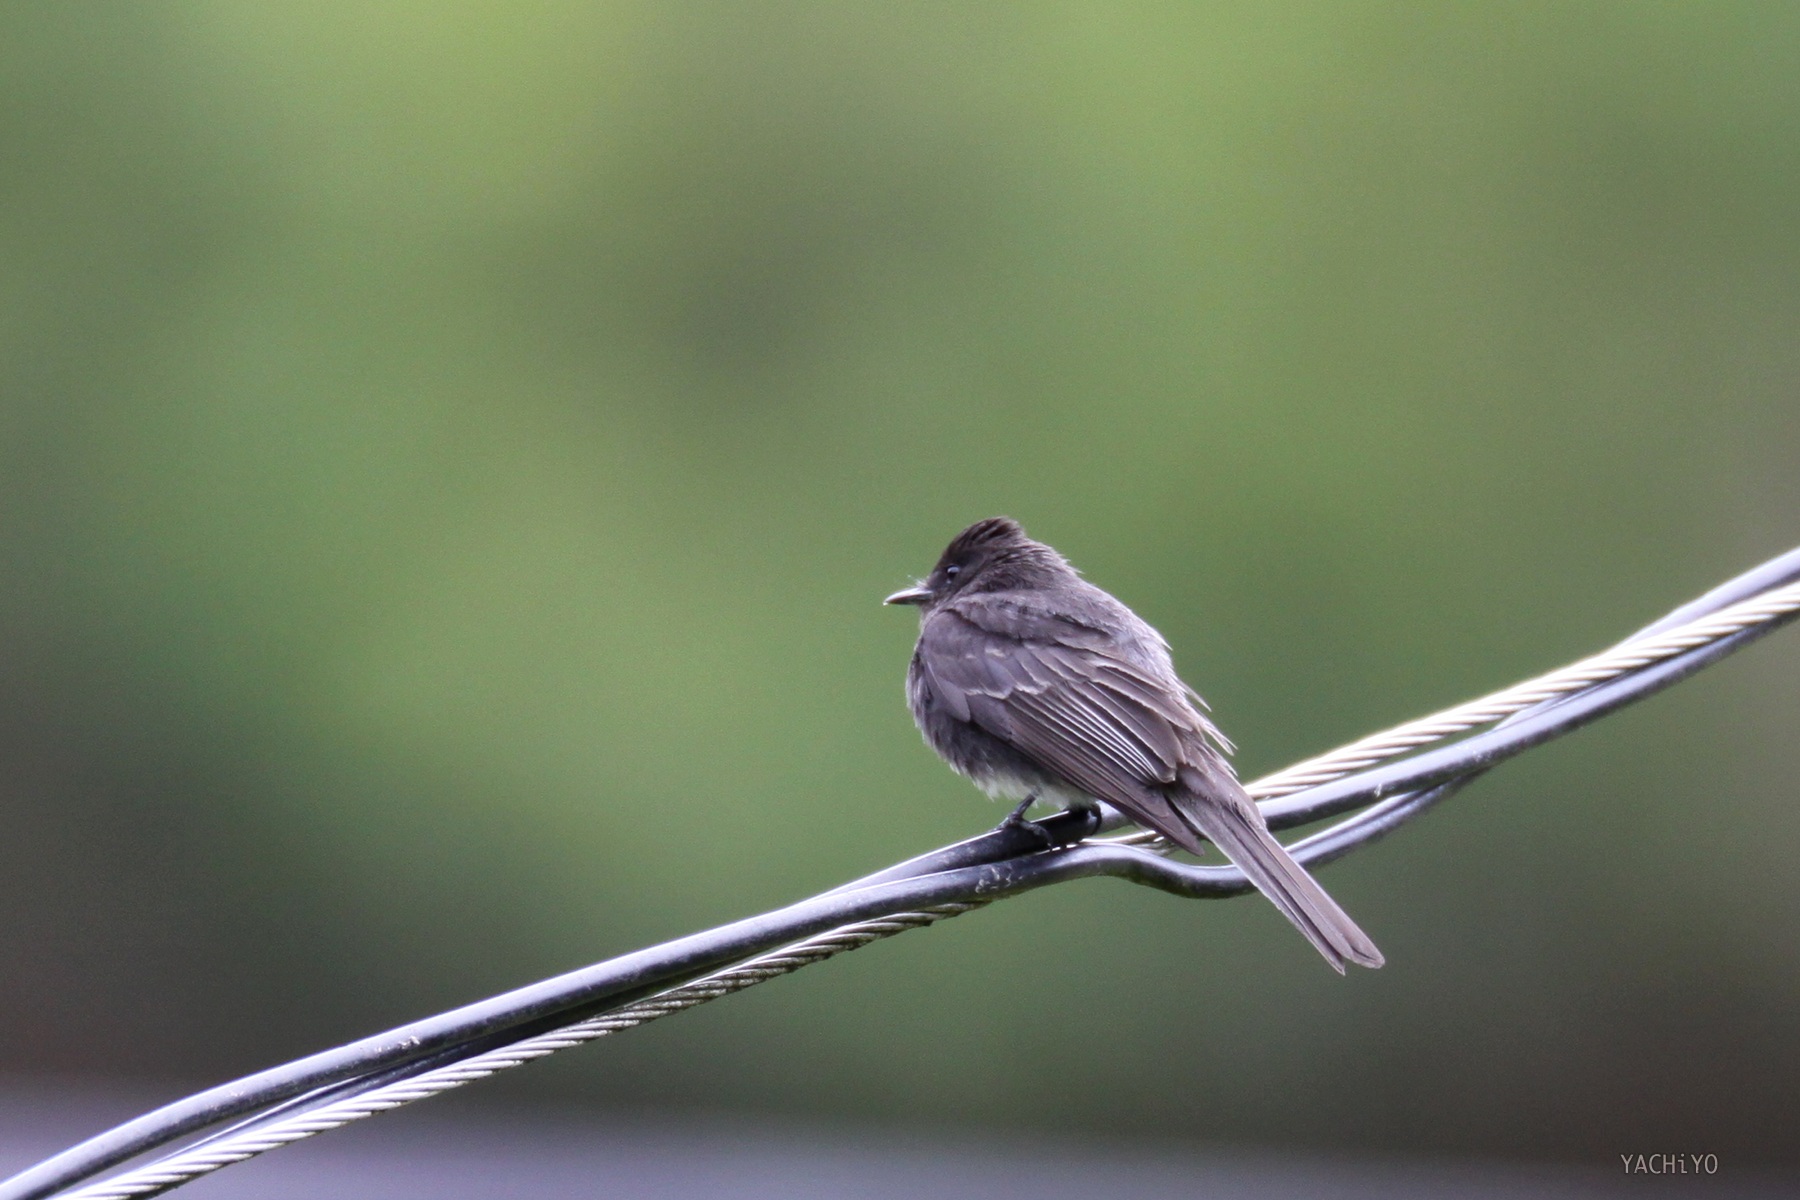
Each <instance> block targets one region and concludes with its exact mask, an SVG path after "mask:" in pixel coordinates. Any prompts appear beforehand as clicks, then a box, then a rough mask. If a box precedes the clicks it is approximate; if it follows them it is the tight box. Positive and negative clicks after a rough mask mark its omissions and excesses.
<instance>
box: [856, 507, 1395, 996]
mask: <svg viewBox="0 0 1800 1200" xmlns="http://www.w3.org/2000/svg"><path fill="white" fill-rule="evenodd" d="M888 603H890V604H916V605H918V606H919V607H920V610H921V612H920V622H919V643H918V646H917V648H916V649H915V650H914V652H913V657H912V665H911V667H910V668H909V669H908V670H907V674H906V695H907V700H908V702H909V703H910V705H911V707H912V714H913V719H914V720H915V721H917V722H918V725H919V729H920V731H921V732H922V733H923V734H924V735H925V741H926V742H927V743H928V744H929V745H930V746H931V748H932V749H933V750H935V751H937V752H938V754H939V755H941V756H942V757H943V758H944V760H945V761H946V762H948V763H949V764H950V765H951V766H952V767H953V768H955V769H956V770H957V771H958V772H960V773H961V774H963V775H966V776H968V777H969V778H970V779H972V780H974V781H975V783H976V784H977V785H978V786H980V787H981V788H982V789H983V790H985V791H987V792H988V793H989V794H990V795H995V796H1007V797H1009V798H1012V799H1015V800H1022V799H1025V798H1026V797H1028V796H1035V797H1037V798H1039V799H1044V800H1054V801H1060V802H1062V803H1064V804H1067V805H1069V806H1071V807H1076V808H1091V807H1093V806H1094V802H1095V801H1096V800H1104V801H1105V802H1106V803H1108V804H1110V805H1112V806H1113V807H1114V808H1116V809H1118V810H1119V811H1121V812H1123V813H1124V814H1125V815H1126V816H1128V817H1129V818H1131V820H1133V821H1135V822H1137V823H1138V824H1140V825H1142V826H1144V827H1146V828H1148V829H1154V830H1155V831H1156V832H1158V833H1160V834H1162V835H1163V836H1164V837H1166V838H1168V839H1169V840H1170V841H1172V842H1174V843H1175V844H1176V845H1178V846H1180V847H1182V848H1183V849H1185V850H1189V851H1192V852H1195V853H1200V852H1202V851H1203V849H1204V843H1203V841H1202V839H1204V840H1205V841H1210V842H1212V843H1213V844H1214V845H1215V846H1217V847H1218V848H1219V850H1220V851H1221V852H1222V853H1223V854H1224V855H1225V856H1226V857H1227V858H1229V859H1230V860H1231V861H1232V862H1234V863H1236V864H1237V866H1238V867H1239V868H1240V869H1242V870H1243V872H1244V874H1245V875H1246V876H1247V877H1248V878H1249V879H1250V881H1251V882H1252V883H1254V884H1255V885H1256V886H1257V888H1258V889H1259V890H1260V891H1261V892H1262V893H1263V894H1264V895H1266V896H1268V898H1269V899H1270V900H1272V901H1273V902H1274V903H1275V906H1276V907H1277V908H1279V909H1280V910H1281V911H1282V913H1283V914H1284V915H1285V916H1286V917H1287V918H1288V920H1290V921H1292V922H1293V923H1294V925H1295V926H1296V927H1297V928H1298V929H1299V930H1300V932H1301V933H1303V934H1305V935H1306V937H1307V939H1308V940H1309V941H1310V942H1312V944H1313V945H1314V946H1315V947H1317V949H1318V951H1319V953H1320V954H1322V955H1324V956H1325V959H1326V961H1328V962H1329V963H1331V965H1332V966H1333V967H1335V968H1337V970H1338V971H1340V972H1342V971H1343V969H1344V964H1345V962H1354V963H1358V964H1360V965H1362V966H1365V967H1379V966H1380V965H1381V963H1382V957H1381V952H1380V951H1379V950H1377V949H1376V948H1375V944H1374V943H1373V942H1372V941H1370V940H1369V938H1368V936H1367V935H1366V934H1364V933H1363V931H1362V930H1361V929H1358V928H1357V926H1356V923H1355V922H1354V921H1352V920H1351V919H1350V918H1349V916H1347V915H1346V914H1345V913H1344V910H1343V909H1341V908H1339V907H1338V906H1337V904H1336V903H1335V902H1334V901H1333V900H1332V899H1331V897H1330V896H1328V895H1326V894H1325V890H1324V889H1323V888H1321V887H1320V886H1319V885H1318V884H1317V883H1316V882H1315V881H1314V880H1313V878H1312V876H1310V875H1308V874H1307V873H1306V871H1305V869H1304V868H1302V867H1301V866H1300V864H1299V863H1297V862H1295V861H1294V859H1293V858H1292V856H1290V855H1289V854H1288V852H1287V851H1286V850H1284V849H1283V848H1282V847H1281V844H1280V843H1279V842H1277V841H1276V840H1275V839H1274V837H1273V836H1271V835H1270V833H1269V829H1268V826H1267V824H1266V823H1265V822H1264V821H1263V817H1262V814H1261V812H1259V811H1258V810H1257V807H1256V804H1255V802H1254V801H1252V800H1251V799H1250V796H1249V795H1248V793H1246V792H1245V791H1244V789H1243V787H1242V785H1241V784H1239V783H1238V780H1237V776H1236V775H1235V774H1234V773H1233V771H1232V769H1231V765H1230V763H1229V762H1227V761H1226V759H1225V752H1226V751H1228V750H1229V749H1230V743H1229V742H1227V741H1226V740H1225V738H1224V737H1223V736H1222V735H1221V734H1220V733H1219V731H1218V730H1217V729H1216V728H1214V726H1213V724H1212V722H1211V721H1209V720H1208V719H1207V718H1206V716H1205V715H1204V714H1203V713H1202V712H1201V709H1202V708H1203V707H1204V702H1203V701H1201V699H1200V697H1199V696H1198V695H1197V694H1196V693H1195V692H1194V691H1193V690H1192V689H1191V688H1189V687H1187V685H1185V684H1184V683H1182V682H1181V680H1180V678H1179V677H1177V676H1176V674H1175V668H1174V665H1173V663H1172V662H1171V661H1170V658H1169V647H1168V644H1167V643H1165V642H1164V641H1163V639H1162V635H1160V634H1158V633H1157V632H1156V630H1154V629H1152V628H1151V627H1150V626H1149V625H1147V624H1145V623H1144V622H1143V621H1142V620H1140V619H1139V618H1138V616H1137V614H1135V613H1133V612H1132V611H1131V610H1130V609H1129V608H1126V607H1125V605H1123V604H1121V603H1120V602H1119V601H1118V600H1115V599H1114V598H1113V597H1112V596H1110V595H1108V594H1107V593H1105V592H1103V591H1101V590H1100V589H1099V588H1097V587H1095V586H1094V585H1093V584H1091V583H1088V582H1087V581H1086V580H1084V579H1082V578H1081V576H1080V575H1078V574H1076V572H1075V569H1074V568H1073V567H1071V566H1070V565H1069V564H1068V563H1067V562H1066V561H1064V559H1063V557H1062V556H1061V555H1060V554H1058V553H1057V552H1056V551H1055V550H1052V549H1051V548H1050V547H1049V546H1046V545H1044V544H1043V543H1042V542H1036V541H1033V540H1032V539H1031V538H1029V537H1027V536H1026V534H1025V531H1024V530H1023V529H1022V528H1020V527H1019V525H1018V523H1017V522H1015V521H1012V520H1010V519H1009V518H1006V517H993V518H990V519H988V520H985V521H978V522H976V523H975V524H974V525H971V526H969V528H967V529H965V530H963V531H962V532H961V533H960V534H958V535H957V536H956V539H955V540H954V541H952V542H951V543H950V546H949V548H948V549H946V550H945V551H944V554H943V557H942V558H940V559H939V560H938V564H937V567H936V568H935V569H934V570H933V571H932V573H931V575H930V576H929V577H928V578H927V579H926V580H925V581H924V582H923V583H922V584H920V585H919V586H918V587H915V588H909V589H907V590H905V591H901V592H896V593H895V594H894V595H892V596H889V597H888Z"/></svg>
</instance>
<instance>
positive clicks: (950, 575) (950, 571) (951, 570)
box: [944, 565, 962, 579]
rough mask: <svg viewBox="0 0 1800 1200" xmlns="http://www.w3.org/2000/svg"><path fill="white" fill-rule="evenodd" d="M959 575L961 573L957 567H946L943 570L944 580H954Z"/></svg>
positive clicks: (960, 569)
mask: <svg viewBox="0 0 1800 1200" xmlns="http://www.w3.org/2000/svg"><path fill="white" fill-rule="evenodd" d="M961 573H962V568H961V567H958V566H954V565H952V566H948V567H945V568H944V578H945V579H955V578H956V577H957V576H958V575H960V574H961Z"/></svg>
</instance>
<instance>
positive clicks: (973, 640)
mask: <svg viewBox="0 0 1800 1200" xmlns="http://www.w3.org/2000/svg"><path fill="white" fill-rule="evenodd" d="M923 639H924V640H923V644H922V646H921V651H922V653H921V655H920V660H921V667H922V669H923V670H924V671H925V673H926V674H927V676H928V677H929V682H930V685H931V688H932V690H933V692H934V693H935V694H936V695H937V696H938V698H939V699H940V700H941V701H943V703H944V704H945V705H946V707H947V708H948V709H949V711H950V712H951V713H953V714H954V715H955V716H957V717H958V718H960V719H962V720H965V721H969V722H972V723H973V724H975V725H977V726H979V727H980V728H982V729H983V730H985V731H986V732H988V733H990V734H992V735H993V736H995V737H997V738H1000V739H1002V740H1004V741H1006V742H1009V743H1011V744H1012V745H1013V746H1014V747H1015V748H1017V749H1018V750H1020V751H1022V752H1023V753H1025V754H1026V755H1028V756H1029V757H1030V758H1031V759H1032V760H1033V761H1035V762H1037V763H1038V764H1039V765H1040V766H1042V767H1043V768H1045V769H1046V770H1048V771H1050V772H1052V773H1054V774H1056V775H1058V776H1060V777H1062V778H1063V779H1066V780H1067V781H1068V782H1069V783H1071V784H1074V785H1075V786H1076V787H1078V788H1080V789H1081V790H1083V791H1085V792H1087V793H1088V794H1090V795H1092V796H1095V797H1096V798H1098V799H1101V800H1104V801H1106V802H1107V803H1109V804H1112V805H1114V806H1115V807H1117V808H1119V809H1120V810H1122V811H1123V812H1125V813H1126V814H1127V815H1129V816H1131V817H1132V818H1133V819H1135V820H1138V821H1140V822H1141V823H1143V824H1145V825H1148V826H1150V827H1151V828H1153V829H1156V830H1158V831H1160V832H1163V833H1165V834H1168V835H1169V836H1171V837H1174V838H1175V839H1176V840H1177V841H1179V842H1181V843H1182V844H1184V845H1187V844H1189V843H1194V844H1196V845H1197V843H1196V842H1195V839H1194V836H1193V834H1192V833H1191V832H1190V830H1189V823H1188V822H1187V821H1185V820H1182V819H1181V818H1180V817H1179V816H1178V815H1177V813H1176V810H1175V807H1174V805H1173V804H1172V803H1171V799H1172V797H1170V796H1169V795H1167V794H1166V792H1167V789H1168V787H1169V785H1171V784H1174V783H1176V781H1177V780H1178V779H1179V778H1180V777H1181V775H1182V768H1183V767H1184V766H1185V767H1189V768H1194V767H1200V768H1203V769H1207V773H1208V774H1211V773H1212V771H1211V769H1222V770H1223V771H1224V772H1225V773H1226V775H1227V776H1229V771H1230V768H1229V767H1226V766H1225V765H1224V763H1223V761H1222V760H1221V759H1220V758H1219V756H1218V754H1217V752H1216V751H1214V750H1213V749H1212V747H1211V746H1209V745H1208V744H1207V742H1206V735H1205V732H1204V731H1205V729H1206V724H1205V721H1204V718H1202V717H1200V716H1199V714H1198V713H1196V712H1195V711H1194V710H1193V708H1191V707H1190V706H1189V705H1188V703H1187V702H1186V700H1185V699H1184V698H1183V697H1182V695H1181V693H1180V692H1179V691H1178V690H1176V688H1175V687H1171V686H1170V685H1169V684H1168V683H1165V682H1163V681H1161V680H1158V679H1156V678H1155V677H1154V676H1152V675H1151V674H1150V673H1149V672H1147V671H1145V670H1143V669H1141V668H1139V667H1137V666H1135V665H1133V664H1132V663H1130V662H1128V661H1126V660H1125V659H1124V658H1123V657H1121V656H1119V655H1116V654H1112V653H1108V651H1107V646H1106V643H1105V641H1104V640H1103V639H1097V638H1096V637H1095V636H1094V631H1093V630H1092V629H1091V628H1090V627H1087V626H1084V625H1080V624H1074V623H1070V622H1068V621H1066V620H1063V619H1061V618H1059V617H1057V616H1055V615H1053V614H1049V613H1037V614H1034V613H1031V612H1030V611H1029V610H1022V609H1019V608H1015V607H1010V606H1009V607H1007V608H1004V609H996V608H995V606H993V605H991V604H990V605H969V606H966V607H965V606H960V605H954V604H953V605H948V606H946V607H945V608H944V609H943V610H942V611H941V612H940V613H938V614H936V615H934V617H933V619H932V620H931V621H930V622H928V623H927V628H926V629H925V630H924V631H923ZM1190 774H1191V771H1190Z"/></svg>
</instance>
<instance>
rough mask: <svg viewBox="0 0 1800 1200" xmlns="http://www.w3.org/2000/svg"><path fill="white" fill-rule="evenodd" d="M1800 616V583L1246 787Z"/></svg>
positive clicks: (1302, 781)
mask: <svg viewBox="0 0 1800 1200" xmlns="http://www.w3.org/2000/svg"><path fill="white" fill-rule="evenodd" d="M1795 611H1800V583H1792V584H1789V585H1788V586H1786V587H1781V588H1776V589H1774V590H1772V591H1768V592H1764V593H1763V594H1762V595H1760V596H1753V597H1751V598H1750V599H1748V600H1744V601H1741V602H1739V603H1737V604H1734V605H1731V606H1730V607H1729V608H1722V609H1720V610H1719V611H1718V612H1716V613H1713V614H1712V615H1710V616H1706V617H1701V618H1700V619H1698V620H1695V621H1690V622H1688V623H1687V624H1685V625H1679V626H1677V627H1675V628H1674V629H1670V630H1668V631H1666V632H1663V633H1659V634H1656V635H1654V636H1652V637H1645V638H1637V639H1634V640H1631V641H1627V642H1624V643H1621V644H1620V645H1617V646H1614V647H1613V648H1612V649H1610V650H1604V651H1601V652H1600V653H1599V654H1594V655H1590V656H1589V657H1587V658H1584V659H1580V660H1578V661H1576V662H1573V663H1570V664H1569V665H1568V666H1566V667H1559V668H1558V669H1556V670H1554V671H1551V672H1548V673H1547V674H1544V675H1539V676H1536V677H1534V678H1531V679H1527V680H1525V681H1524V682H1523V683H1515V684H1513V685H1512V686H1511V687H1508V688H1502V689H1501V690H1500V691H1497V692H1492V693H1489V694H1488V695H1486V696H1482V697H1480V698H1479V699H1476V700H1469V701H1466V702H1465V703H1462V704H1459V705H1457V706H1456V707H1454V708H1447V709H1444V710H1443V711H1442V712H1437V713H1433V714H1431V715H1430V716H1428V717H1419V718H1417V719H1416V720H1412V721H1407V722H1404V723H1403V724H1400V725H1396V726H1394V727H1393V728H1391V729H1384V730H1382V731H1381V732H1379V733H1372V734H1369V735H1368V736H1367V737H1363V738H1358V739H1357V740H1356V741H1354V742H1350V743H1348V744H1346V745H1343V746H1339V747H1338V748H1337V749H1336V750H1332V751H1330V752H1329V753H1326V754H1321V755H1319V756H1317V757H1316V758H1308V759H1303V760H1301V761H1300V762H1297V763H1295V764H1294V765H1293V766H1291V767H1285V768H1283V769H1282V770H1279V771H1276V772H1275V773H1274V774H1272V775H1265V776H1263V777H1262V778H1261V779H1258V780H1256V781H1255V782H1253V783H1249V784H1246V785H1245V790H1246V791H1248V792H1249V793H1250V795H1251V796H1253V797H1255V798H1256V799H1258V800H1273V799H1275V798H1276V797H1278V796H1286V795H1290V794H1292V793H1294V792H1298V791H1303V790H1305V789H1306V788H1310V787H1317V786H1318V785H1320V784H1322V783H1333V782H1336V781H1337V780H1339V779H1342V778H1343V777H1344V776H1346V775H1351V774H1354V773H1355V772H1357V771H1361V770H1363V769H1364V768H1367V767H1371V766H1374V765H1375V764H1376V763H1379V762H1384V761H1386V760H1387V759H1390V758H1398V757H1399V756H1400V755H1402V754H1405V753H1407V752H1408V751H1411V750H1417V749H1418V748H1419V747H1421V746H1426V745H1430V744H1431V743H1433V742H1438V741H1442V740H1443V739H1445V738H1448V737H1452V736H1454V735H1456V734H1459V733H1467V732H1468V731H1469V730H1471V729H1476V728H1479V727H1480V726H1483V725H1491V724H1493V723H1494V722H1496V721H1500V720H1503V719H1505V718H1506V717H1510V716H1512V715H1513V714H1514V713H1517V712H1522V711H1523V710H1525V709H1527V708H1530V707H1531V706H1532V705H1534V704H1542V703H1544V702H1545V701H1546V700H1554V699H1556V698H1558V697H1561V696H1567V695H1569V694H1570V693H1573V692H1578V691H1581V690H1582V689H1583V688H1588V687H1593V686H1594V685H1595V684H1598V683H1605V682H1607V681H1608V680H1611V679H1617V678H1618V677H1619V676H1621V675H1625V674H1629V673H1630V672H1632V671H1637V670H1641V669H1642V668H1644V667H1647V666H1649V665H1650V664H1652V663H1658V662H1662V661H1663V660H1664V659H1668V658H1673V657H1675V656H1676V655H1677V654H1683V653H1685V652H1687V651H1689V650H1693V649H1696V648H1697V647H1700V646H1704V645H1706V644H1708V643H1710V642H1716V641H1718V640H1719V639H1721V638H1726V637H1730V636H1731V635H1732V634H1734V633H1741V632H1742V631H1744V630H1746V629H1749V628H1751V627H1752V626H1755V625H1761V624H1763V623H1765V622H1768V621H1772V620H1774V619H1775V618H1776V617H1779V616H1784V615H1786V614H1788V613H1791V612H1795ZM1107 840H1109V841H1110V842H1112V843H1113V844H1115V845H1124V846H1143V847H1147V848H1153V849H1160V848H1163V847H1164V846H1165V844H1166V843H1165V840H1164V838H1163V837H1162V835H1160V834H1157V833H1152V832H1150V831H1148V830H1141V831H1139V832H1136V833H1128V834H1124V835H1123V836H1120V837H1116V838H1110V839H1107Z"/></svg>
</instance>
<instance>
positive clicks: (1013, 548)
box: [883, 517, 1074, 612]
mask: <svg viewBox="0 0 1800 1200" xmlns="http://www.w3.org/2000/svg"><path fill="white" fill-rule="evenodd" d="M1073 574H1074V568H1072V567H1070V566H1069V564H1068V563H1067V562H1065V561H1064V560H1063V557H1062V555H1060V554H1058V553H1057V552H1056V551H1054V550H1052V549H1051V548H1050V547H1048V546H1046V545H1044V544H1043V543H1042V542H1034V541H1032V540H1031V538H1029V537H1027V536H1026V535H1025V530H1024V529H1023V528H1022V527H1021V526H1020V525H1019V523H1018V522H1017V521H1015V520H1013V519H1012V518H1011V517H989V518H987V519H986V520H985V521H977V522H975V523H974V524H973V525H971V526H969V527H968V528H967V529H965V530H963V531H962V532H961V533H959V534H957V535H956V537H955V538H953V539H952V540H951V542H950V545H949V546H948V547H946V548H945V550H944V553H943V555H942V556H941V557H940V558H939V559H938V563H937V566H936V567H934V568H932V571H931V574H930V575H927V576H926V577H925V579H924V580H923V581H922V582H920V583H919V585H918V586H917V587H909V588H905V589H903V590H901V591H898V592H895V593H894V594H893V595H891V596H889V597H888V598H887V599H886V600H884V601H883V603H884V604H916V605H918V606H919V607H920V608H922V609H925V610H926V611H927V612H929V611H930V610H931V609H933V608H935V607H937V606H938V605H939V604H942V603H943V602H944V601H946V600H948V599H950V598H951V597H953V596H960V595H964V594H966V593H971V592H999V591H1008V590H1012V589H1016V588H1024V587H1032V586H1036V585H1044V584H1050V583H1054V582H1056V581H1057V580H1058V579H1059V578H1060V577H1062V576H1068V575H1073Z"/></svg>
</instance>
